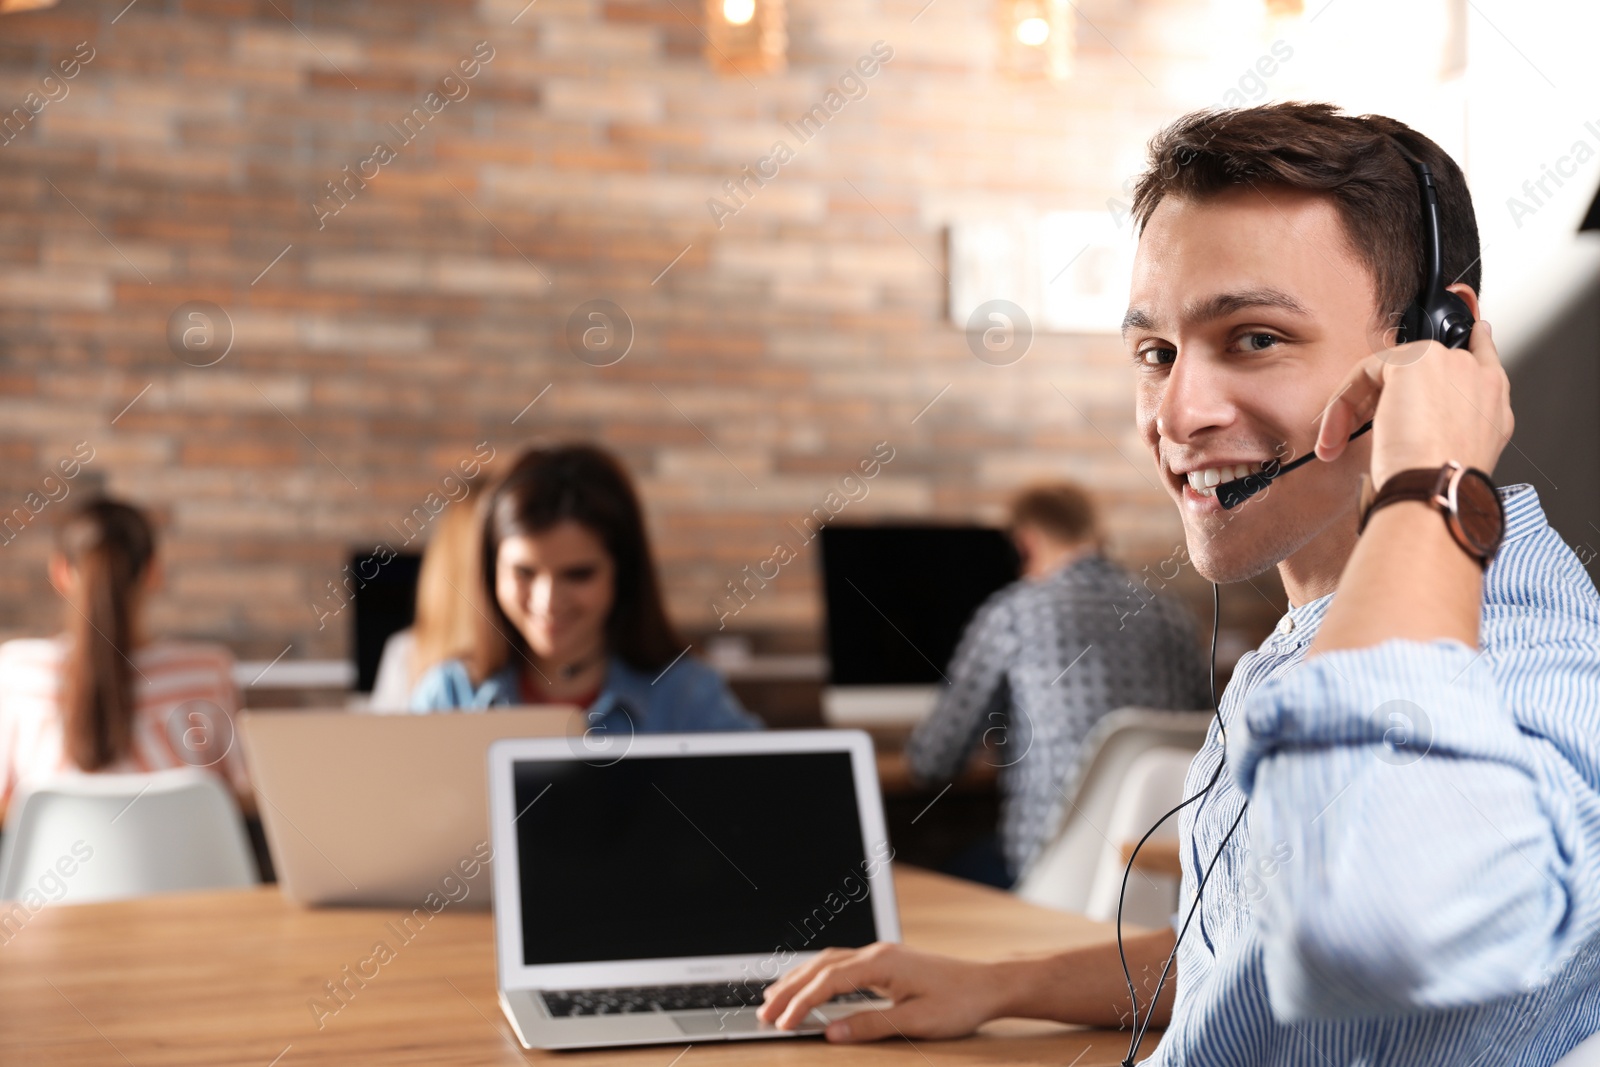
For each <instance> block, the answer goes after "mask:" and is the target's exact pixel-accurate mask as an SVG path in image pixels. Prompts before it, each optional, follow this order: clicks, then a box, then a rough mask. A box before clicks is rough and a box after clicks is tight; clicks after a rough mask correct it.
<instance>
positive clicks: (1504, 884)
mask: <svg viewBox="0 0 1600 1067" xmlns="http://www.w3.org/2000/svg"><path fill="white" fill-rule="evenodd" d="M1499 492H1500V497H1501V500H1502V502H1503V503H1504V505H1505V511H1506V534H1505V541H1504V543H1503V544H1502V546H1501V549H1500V551H1499V553H1498V555H1496V557H1495V559H1494V561H1493V563H1492V564H1491V565H1490V567H1489V570H1488V573H1487V575H1486V576H1485V581H1484V606H1483V616H1482V626H1481V632H1480V639H1479V643H1480V648H1481V651H1474V650H1472V649H1470V648H1468V647H1467V646H1466V645H1464V644H1462V643H1461V642H1459V641H1452V640H1447V639H1443V638H1441V639H1438V640H1433V641H1428V642H1420V641H1409V640H1401V639H1392V640H1388V641H1384V642H1382V643H1380V644H1377V645H1374V646H1370V647H1367V648H1354V649H1339V650H1336V651H1333V652H1328V653H1320V654H1319V655H1317V656H1316V657H1315V658H1313V659H1311V660H1309V661H1304V662H1303V660H1304V656H1305V652H1306V649H1307V647H1308V646H1309V645H1310V644H1311V641H1312V639H1313V638H1314V637H1315V636H1316V632H1317V628H1318V625H1319V624H1320V623H1321V621H1322V619H1323V617H1324V615H1325V614H1326V613H1327V610H1328V607H1329V606H1330V605H1331V603H1332V600H1333V597H1334V596H1335V595H1336V594H1329V595H1328V596H1324V597H1322V598H1320V599H1318V600H1313V601H1311V602H1309V603H1306V604H1302V605H1300V606H1298V607H1295V608H1292V609H1291V610H1290V611H1289V613H1288V614H1287V615H1286V616H1284V618H1283V619H1282V620H1281V621H1280V622H1279V624H1278V628H1277V630H1276V631H1274V633H1273V634H1272V635H1271V636H1269V637H1268V638H1267V640H1266V641H1264V642H1263V643H1262V645H1261V647H1260V648H1258V649H1257V650H1255V651H1253V652H1250V653H1247V654H1246V655H1245V657H1244V658H1243V659H1241V660H1240V661H1239V664H1238V667H1237V668H1236V669H1235V672H1234V675H1233V678H1232V681H1231V682H1230V684H1229V686H1228V689H1227V691H1226V692H1225V693H1224V694H1223V698H1222V701H1221V717H1222V720H1223V722H1224V723H1225V724H1226V726H1227V728H1228V729H1227V737H1228V739H1227V771H1226V773H1224V774H1223V775H1222V776H1221V777H1220V778H1219V779H1218V780H1217V784H1216V788H1215V789H1214V790H1213V791H1212V793H1211V795H1209V796H1208V797H1206V798H1205V799H1203V800H1200V801H1196V802H1195V803H1194V804H1193V805H1191V806H1190V807H1189V808H1186V809H1184V811H1183V812H1182V813H1181V815H1180V820H1181V821H1180V826H1179V830H1180V840H1181V842H1182V848H1183V888H1182V893H1181V904H1180V908H1179V911H1178V915H1177V919H1178V922H1181V920H1182V917H1183V916H1184V915H1185V914H1187V912H1188V909H1189V906H1190V905H1191V903H1192V902H1193V901H1194V895H1195V885H1196V882H1197V872H1198V871H1200V870H1203V869H1204V866H1205V865H1206V864H1208V863H1210V862H1211V858H1212V856H1213V855H1214V854H1215V853H1216V851H1217V847H1218V844H1219V843H1220V842H1221V841H1222V839H1223V838H1224V837H1225V836H1226V834H1227V831H1228V827H1229V826H1230V825H1231V824H1232V823H1233V821H1234V819H1235V818H1236V817H1237V816H1238V815H1239V812H1240V808H1241V806H1242V805H1243V803H1244V801H1245V798H1246V797H1248V798H1249V807H1248V809H1246V813H1245V815H1244V821H1243V822H1242V823H1240V825H1239V829H1238V831H1237V832H1235V834H1234V835H1233V839H1232V840H1231V841H1230V842H1229V843H1228V845H1227V847H1226V849H1225V850H1224V851H1223V852H1222V854H1221V857H1220V859H1219V860H1218V861H1217V865H1216V867H1215V869H1214V870H1213V871H1212V874H1211V880H1210V882H1209V883H1208V884H1207V886H1206V890H1205V894H1204V900H1203V902H1202V903H1201V905H1200V907H1199V909H1198V910H1197V911H1196V913H1195V918H1194V921H1193V922H1192V924H1191V925H1190V927H1189V932H1188V934H1187V935H1186V936H1185V937H1184V938H1183V941H1182V947H1181V948H1180V950H1179V954H1178V964H1177V970H1178V989H1177V997H1176V1000H1175V1002H1174V1008H1173V1017H1172V1023H1171V1025H1170V1026H1169V1027H1168V1029H1167V1031H1166V1034H1165V1035H1164V1037H1163V1038H1162V1040H1161V1043H1160V1045H1159V1047H1158V1048H1157V1050H1156V1052H1155V1054H1154V1055H1153V1056H1152V1057H1151V1059H1150V1060H1149V1061H1148V1062H1149V1063H1151V1064H1158V1065H1163V1067H1165V1065H1177V1064H1183V1065H1187V1067H1204V1065H1209V1064H1240V1063H1249V1064H1282V1065H1290V1064H1293V1065H1305V1067H1327V1065H1328V1064H1337V1065H1340V1067H1344V1065H1349V1064H1373V1065H1376V1064H1405V1065H1407V1067H1434V1065H1438V1067H1444V1065H1446V1064H1449V1065H1452V1067H1468V1065H1478V1067H1488V1065H1489V1064H1494V1065H1496V1067H1499V1065H1504V1064H1513V1065H1519V1067H1532V1065H1545V1064H1553V1063H1554V1062H1555V1061H1556V1060H1557V1059H1559V1058H1560V1057H1561V1056H1562V1055H1563V1054H1564V1053H1565V1052H1567V1051H1568V1050H1569V1049H1571V1048H1572V1047H1573V1046H1574V1045H1576V1044H1578V1042H1579V1041H1581V1040H1582V1039H1583V1038H1584V1037H1586V1036H1588V1035H1589V1034H1592V1033H1594V1032H1596V1031H1597V1030H1600V596H1597V594H1596V592H1595V587H1594V583H1593V582H1592V581H1591V580H1590V579H1589V576H1588V574H1587V573H1586V572H1585V571H1584V569H1583V566H1582V565H1581V564H1580V563H1579V561H1578V559H1577V557H1576V556H1575V555H1574V554H1573V552H1572V551H1571V549H1569V548H1568V547H1567V545H1566V544H1565V543H1564V542H1563V541H1562V540H1561V538H1560V536H1559V535H1557V533H1556V532H1555V531H1554V530H1553V529H1551V528H1550V525H1549V523H1548V522H1547V521H1546V519H1545V516H1544V512H1543V510H1542V509H1541V508H1540V506H1539V498H1538V495H1537V494H1536V493H1535V492H1534V489H1533V487H1532V486H1530V485H1513V486H1507V487H1503V488H1501V489H1500V491H1499ZM1222 756H1223V743H1222V740H1221V738H1220V736H1219V734H1218V730H1217V726H1216V724H1215V723H1213V724H1212V728H1211V733H1210V736H1209V737H1208V738H1207V741H1206V744H1205V747H1204V748H1203V749H1202V750H1201V751H1200V753H1199V755H1198V756H1196V758H1195V760H1194V763H1193V765H1192V766H1191V767H1190V770H1189V775H1188V781H1187V783H1186V787H1185V790H1184V795H1185V796H1190V795H1192V794H1194V793H1195V792H1197V791H1199V790H1200V789H1202V788H1203V787H1204V786H1205V783H1206V781H1207V780H1208V779H1209V778H1210V776H1211V774H1212V771H1213V770H1214V769H1215V768H1216V766H1217V761H1218V760H1219V759H1221V758H1222ZM1174 925H1175V926H1176V925H1178V923H1177V922H1175V924H1174Z"/></svg>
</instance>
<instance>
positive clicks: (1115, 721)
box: [1015, 708, 1211, 921]
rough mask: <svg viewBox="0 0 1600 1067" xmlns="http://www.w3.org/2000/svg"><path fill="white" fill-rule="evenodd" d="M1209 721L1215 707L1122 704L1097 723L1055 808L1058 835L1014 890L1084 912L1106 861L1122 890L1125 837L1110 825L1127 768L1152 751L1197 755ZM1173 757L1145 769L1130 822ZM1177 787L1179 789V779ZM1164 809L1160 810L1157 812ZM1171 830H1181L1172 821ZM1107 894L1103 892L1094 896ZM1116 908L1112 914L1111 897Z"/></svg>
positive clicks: (1130, 808)
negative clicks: (1179, 708)
mask: <svg viewBox="0 0 1600 1067" xmlns="http://www.w3.org/2000/svg"><path fill="white" fill-rule="evenodd" d="M1210 723H1211V713H1210V712H1202V711H1157V710H1152V709H1149V708H1120V709H1118V710H1116V711H1113V712H1111V713H1109V714H1108V715H1106V716H1105V717H1103V718H1102V719H1101V720H1100V721H1099V722H1097V723H1096V724H1095V726H1094V729H1092V730H1091V731H1090V732H1089V735H1088V736H1087V737H1086V738H1084V743H1083V746H1082V748H1081V755H1080V757H1079V759H1078V762H1077V764H1076V766H1075V769H1074V770H1073V772H1072V773H1071V774H1070V775H1069V776H1068V780H1067V781H1066V782H1064V783H1062V792H1063V794H1064V795H1065V796H1066V797H1067V800H1066V802H1065V803H1063V804H1062V805H1061V807H1060V809H1059V811H1058V814H1057V819H1056V829H1055V832H1054V833H1052V834H1051V835H1050V836H1049V838H1048V839H1047V840H1048V843H1047V844H1046V845H1045V846H1044V847H1043V848H1042V849H1040V850H1039V853H1038V855H1036V856H1035V857H1034V859H1033V862H1032V863H1030V864H1029V865H1028V867H1027V869H1026V870H1024V871H1023V872H1022V875H1021V877H1020V878H1018V879H1017V885H1016V889H1015V892H1016V893H1017V895H1018V896H1020V897H1022V898H1023V899H1024V900H1027V901H1030V902H1032V903H1035V904H1042V905H1044V906H1046V907H1051V908H1059V909H1061V910H1063V911H1075V912H1079V913H1085V912H1087V910H1088V908H1089V905H1090V901H1091V896H1092V895H1093V893H1094V889H1095V886H1096V884H1097V882H1099V883H1103V881H1104V879H1103V878H1102V877H1101V876H1100V870H1101V868H1102V867H1103V866H1107V865H1108V864H1109V865H1115V866H1116V869H1117V872H1118V876H1119V879H1118V885H1119V887H1120V873H1121V865H1122V859H1121V853H1120V851H1119V849H1118V846H1119V845H1120V844H1121V842H1120V841H1119V840H1118V839H1117V838H1116V837H1114V836H1112V834H1111V824H1112V821H1113V818H1114V816H1115V815H1116V813H1117V808H1118V798H1119V796H1120V795H1121V793H1122V791H1123V786H1124V782H1125V780H1127V778H1128V775H1129V772H1130V769H1131V768H1132V767H1133V765H1134V763H1135V761H1136V760H1138V759H1139V757H1140V756H1141V755H1142V754H1143V753H1145V752H1148V751H1150V750H1151V749H1167V750H1173V751H1187V752H1188V753H1189V754H1190V756H1191V757H1192V756H1193V754H1194V753H1196V752H1198V751H1199V750H1200V746H1201V745H1203V744H1204V743H1205V738H1206V730H1207V728H1208V727H1209V726H1210ZM1173 758H1175V757H1174V756H1173V752H1172V751H1169V752H1168V753H1167V754H1166V756H1164V757H1162V758H1161V759H1160V760H1158V761H1156V762H1154V763H1148V764H1147V765H1146V766H1145V768H1144V769H1142V770H1141V772H1140V779H1141V780H1142V781H1144V782H1146V783H1148V786H1147V787H1145V788H1141V789H1140V790H1136V793H1137V796H1136V797H1135V798H1133V799H1130V800H1129V801H1126V802H1125V803H1124V804H1123V808H1124V810H1125V811H1128V812H1130V814H1129V815H1128V816H1127V817H1126V818H1127V819H1128V820H1129V821H1130V823H1131V820H1132V819H1133V818H1134V817H1135V816H1136V815H1137V812H1138V810H1139V809H1141V808H1142V807H1143V806H1145V804H1146V803H1151V802H1155V799H1156V798H1157V794H1158V793H1159V792H1160V789H1159V787H1158V783H1159V782H1161V781H1164V780H1165V778H1164V777H1163V775H1164V774H1166V773H1168V771H1169V769H1170V767H1171V763H1172V759H1173ZM1178 788H1179V789H1181V788H1182V777H1181V776H1180V777H1179V778H1178ZM1180 799H1181V798H1180ZM1173 803H1174V804H1175V803H1177V800H1176V799H1174V801H1173ZM1171 806H1172V804H1168V805H1167V807H1168V808H1170V807H1171ZM1165 811H1166V808H1163V809H1162V810H1161V811H1160V812H1157V813H1156V816H1159V815H1161V814H1163V813H1164V812H1165ZM1156 816H1152V817H1151V818H1150V819H1149V821H1148V822H1146V823H1145V824H1144V825H1142V826H1140V827H1139V828H1138V832H1137V833H1134V834H1133V839H1134V840H1138V839H1139V837H1140V836H1142V835H1143V833H1144V831H1145V830H1148V829H1149V828H1150V823H1152V822H1154V821H1155V819H1156ZM1169 821H1172V820H1169ZM1172 832H1173V833H1176V832H1177V828H1176V826H1175V825H1174V826H1173V828H1172ZM1130 892H1131V890H1130ZM1103 899H1104V894H1103V893H1102V894H1101V895H1100V896H1099V897H1098V898H1097V900H1098V901H1103ZM1100 906H1102V907H1103V904H1102V905H1100ZM1111 907H1112V915H1115V913H1116V904H1115V902H1114V901H1113V903H1112V906H1111ZM1130 921H1131V920H1130ZM1162 921H1165V917H1164V916H1163V917H1162Z"/></svg>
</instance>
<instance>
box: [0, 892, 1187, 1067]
mask: <svg viewBox="0 0 1600 1067" xmlns="http://www.w3.org/2000/svg"><path fill="white" fill-rule="evenodd" d="M895 877H896V885H897V890H898V893H899V896H900V902H901V912H902V922H903V925H904V927H905V938H906V941H907V942H908V943H909V944H912V945H917V946H920V947H923V948H928V949H933V950H937V951H942V952H948V953H952V954H955V955H960V956H967V957H972V958H986V957H994V956H997V955H1003V954H1006V953H1009V952H1035V951H1038V950H1040V949H1042V948H1044V947H1046V946H1051V945H1054V946H1062V947H1066V946H1070V945H1074V944H1084V943H1089V942H1093V941H1098V940H1101V939H1104V938H1107V937H1109V936H1111V931H1110V928H1109V927H1106V926H1104V925H1102V924H1099V923H1093V922H1090V921H1089V920H1088V919H1084V918H1081V917H1079V916H1074V915H1067V914H1063V913H1060V912H1053V911H1047V910H1044V909H1041V908H1036V907H1034V906H1032V905H1029V904H1025V903H1022V902H1021V901H1018V900H1016V899H1015V898H1013V897H1011V896H1009V895H1007V894H1004V893H1000V892H997V891H995V890H991V889H985V888H983V887H981V886H976V885H972V884H970V883H966V882H959V881H956V880H953V879H949V878H945V877H943V876H941V875H936V874H931V873H928V872H926V871H921V870H918V869H916V868H908V867H901V868H898V869H897V870H896V872H895ZM400 914H401V913H400V912H398V911H392V910H388V909H367V908H359V909H354V908H352V909H344V908H340V909H332V908H328V909H313V910H306V909H301V908H299V907H297V906H295V905H293V904H290V903H288V902H286V901H285V900H284V899H283V898H282V897H281V896H280V895H279V894H278V892H277V890H276V888H274V887H263V888H261V889H255V890H240V891H235V892H226V893H203V894H186V895H178V896H167V897H156V898H150V899H146V900H141V901H130V902H124V903H115V904H83V905H75V906H74V905H66V904H62V905H48V906H46V907H45V908H44V909H43V910H41V911H39V912H38V913H36V914H35V915H34V916H33V917H32V918H31V919H30V920H29V921H28V922H27V924H26V925H25V926H24V927H23V928H22V929H21V930H20V931H19V932H17V933H16V934H15V935H14V936H12V937H11V939H10V941H9V942H7V943H6V944H4V945H0V1062H4V1063H5V1064H7V1065H9V1067H33V1065H44V1064H49V1065H51V1067H77V1065H89V1064H93V1065H95V1067H102V1065H106V1064H116V1065H122V1064H131V1065H136V1067H160V1065H185V1067H189V1065H192V1067H220V1065H230V1064H236V1065H240V1067H269V1065H276V1067H308V1065H319V1064H327V1065H338V1067H346V1065H349V1064H408V1065H409V1064H415V1065H419V1067H420V1065H429V1067H432V1065H444V1064H449V1065H480V1064H517V1063H525V1062H529V1061H536V1062H539V1063H550V1064H564V1065H568V1067H600V1065H611V1064H629V1065H632V1064H640V1065H648V1067H668V1065H669V1063H675V1064H681V1067H701V1065H703V1064H713V1063H715V1064H721V1065H730V1067H731V1065H734V1064H739V1065H743V1064H773V1065H784V1067H787V1065H794V1064H828V1065H831V1067H857V1065H861V1064H869V1063H870V1064H880V1063H899V1064H905V1065H907V1067H912V1065H914V1067H928V1065H930V1064H934V1063H937V1064H938V1065H939V1067H962V1065H965V1064H977V1063H985V1064H996V1063H1026V1064H1046V1063H1049V1064H1058V1065H1066V1064H1072V1065H1074V1067H1096V1065H1111V1064H1116V1063H1117V1062H1119V1060H1120V1057H1121V1056H1122V1054H1123V1053H1124V1052H1125V1051H1126V1049H1127V1047H1128V1037H1127V1035H1126V1033H1116V1032H1112V1031H1093V1030H1079V1029H1073V1028H1069V1027H1064V1026H1058V1025H1056V1024H1053V1023H1042V1022H1029V1021H1024V1020H1002V1021H1000V1022H995V1023H991V1024H989V1025H988V1026H987V1027H985V1028H984V1030H983V1031H982V1032H981V1033H980V1034H979V1035H978V1036H976V1037H972V1038H968V1039H965V1040H962V1041H917V1042H915V1043H914V1044H912V1043H910V1042H907V1041H905V1040H892V1041H884V1042H878V1043H875V1044H871V1045H858V1046H843V1045H828V1044H826V1043H825V1042H823V1041H821V1040H820V1039H815V1038H800V1039H796V1040H771V1041H756V1042H710V1043H706V1044H698V1045H693V1046H690V1047H689V1048H688V1049H687V1050H686V1049H685V1047H684V1046H681V1045H670V1046H669V1045H663V1046H651V1047H645V1048H632V1049H617V1050H602V1051H598V1052H559V1053H546V1052H525V1051H524V1050H523V1049H522V1047H521V1046H520V1045H518V1044H517V1040H516V1038H515V1036H514V1035H513V1034H512V1032H511V1027H510V1025H509V1024H508V1023H507V1022H506V1020H505V1017H504V1016H503V1015H502V1014H501V1012H500V1007H499V1005H498V1003H497V1001H496V999H495V973H494V943H493V925H492V920H491V919H490V916H489V915H488V914H487V913H485V912H467V911H458V912H455V913H452V912H451V911H450V909H449V908H447V909H446V910H445V911H443V912H441V913H440V914H439V915H437V916H436V917H434V918H433V919H432V920H431V921H430V922H429V923H428V924H427V925H426V926H424V927H422V929H421V930H419V931H417V932H416V933H415V934H414V935H413V940H412V941H410V942H409V943H407V944H399V942H398V939H397V938H396V937H395V935H394V934H393V933H391V932H390V931H389V929H388V927H387V926H386V925H385V924H386V923H387V922H388V921H389V920H392V919H397V918H398V917H399V916H400ZM379 939H385V940H387V941H388V942H389V943H390V945H391V946H398V947H397V948H396V950H395V953H394V956H393V958H392V960H391V961H390V962H387V963H385V964H383V965H382V966H381V967H379V969H378V971H377V974H376V976H375V977H373V978H372V979H371V980H369V981H368V982H367V983H366V985H365V987H363V988H359V989H357V990H356V991H355V993H354V995H353V997H351V998H350V1000H349V1002H348V1003H347V1004H345V1006H344V1007H343V1008H342V1009H341V1010H340V1011H339V1012H338V1014H337V1015H334V1016H331V1017H324V1019H323V1020H322V1021H323V1026H322V1028H321V1029H320V1030H319V1029H318V1027H317V1019H316V1015H315V1013H314V1012H313V1011H312V1010H311V1009H310V1007H309V1001H310V998H312V997H313V996H316V995H318V994H319V993H321V992H322V990H323V983H325V982H327V981H330V980H332V979H335V978H337V977H339V976H340V971H341V969H342V968H343V967H344V966H345V965H346V964H349V965H352V966H354V965H356V964H357V963H359V962H360V961H362V960H365V959H368V958H369V957H370V956H371V955H372V950H373V945H374V943H375V942H377V941H378V940H379ZM371 969H372V968H371V967H370V966H369V967H367V970H368V971H369V972H370V971H371ZM1158 1036H1159V1035H1152V1036H1151V1037H1149V1038H1147V1039H1146V1041H1145V1044H1144V1048H1143V1050H1142V1051H1143V1052H1145V1053H1148V1052H1150V1051H1152V1050H1153V1049H1154V1048H1155V1043H1156V1040H1157V1038H1158ZM1086 1049H1087V1053H1086V1054H1085V1050H1086ZM680 1054H681V1055H682V1058H681V1059H674V1057H678V1056H680Z"/></svg>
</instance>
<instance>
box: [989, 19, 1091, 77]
mask: <svg viewBox="0 0 1600 1067" xmlns="http://www.w3.org/2000/svg"><path fill="white" fill-rule="evenodd" d="M999 14H1000V34H1001V43H1000V48H1001V54H1002V56H1003V58H1004V63H1005V67H1006V69H1007V70H1008V71H1010V73H1012V74H1014V75H1016V76H1018V77H1022V78H1047V79H1049V80H1050V81H1063V80H1065V79H1066V78H1068V77H1070V76H1071V74H1072V53H1073V43H1074V42H1073V19H1072V5H1071V4H1070V3H1068V2H1067V0H1001V2H1000V7H999Z"/></svg>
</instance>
